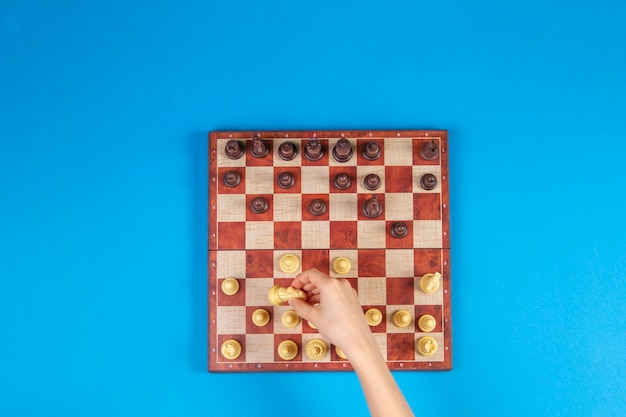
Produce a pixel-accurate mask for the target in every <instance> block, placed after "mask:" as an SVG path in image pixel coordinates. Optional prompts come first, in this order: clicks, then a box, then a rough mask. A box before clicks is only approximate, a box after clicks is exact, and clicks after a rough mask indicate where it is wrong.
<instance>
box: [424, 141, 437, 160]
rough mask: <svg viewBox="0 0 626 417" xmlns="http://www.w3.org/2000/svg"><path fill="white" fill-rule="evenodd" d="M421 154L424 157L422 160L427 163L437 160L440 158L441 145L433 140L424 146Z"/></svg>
mask: <svg viewBox="0 0 626 417" xmlns="http://www.w3.org/2000/svg"><path fill="white" fill-rule="evenodd" d="M420 154H421V155H422V158H424V159H426V160H427V161H432V160H433V159H437V157H438V156H439V144H438V143H437V142H435V141H434V140H431V141H430V142H424V144H423V145H422V149H421V150H420Z"/></svg>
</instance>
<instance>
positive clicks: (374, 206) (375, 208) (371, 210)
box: [363, 195, 383, 218]
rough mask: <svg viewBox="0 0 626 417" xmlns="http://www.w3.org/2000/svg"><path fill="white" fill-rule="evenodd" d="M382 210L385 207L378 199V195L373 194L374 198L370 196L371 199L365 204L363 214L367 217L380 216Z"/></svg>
mask: <svg viewBox="0 0 626 417" xmlns="http://www.w3.org/2000/svg"><path fill="white" fill-rule="evenodd" d="M382 212H383V207H382V205H381V204H380V201H378V197H376V196H375V195H374V196H372V198H370V199H369V200H367V201H366V202H365V204H363V214H364V215H365V216H366V217H370V218H374V217H378V216H380V214H381V213H382Z"/></svg>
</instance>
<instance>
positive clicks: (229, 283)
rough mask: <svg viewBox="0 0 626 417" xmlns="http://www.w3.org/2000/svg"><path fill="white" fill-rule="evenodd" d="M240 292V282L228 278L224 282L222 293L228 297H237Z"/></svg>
mask: <svg viewBox="0 0 626 417" xmlns="http://www.w3.org/2000/svg"><path fill="white" fill-rule="evenodd" d="M238 291H239V281H237V280H236V279H235V278H226V279H225V280H224V281H222V292H223V293H224V294H226V295H235V294H237V292H238Z"/></svg>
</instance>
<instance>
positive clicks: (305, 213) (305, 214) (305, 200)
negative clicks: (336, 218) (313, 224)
mask: <svg viewBox="0 0 626 417" xmlns="http://www.w3.org/2000/svg"><path fill="white" fill-rule="evenodd" d="M314 200H322V201H323V202H324V204H326V211H325V212H324V213H322V214H320V215H319V216H316V215H314V214H312V213H311V211H310V210H309V205H310V204H311V202H313V201H314ZM328 203H329V198H328V194H303V195H302V210H301V212H302V220H313V221H319V220H328V219H329V207H328V205H329V204H328Z"/></svg>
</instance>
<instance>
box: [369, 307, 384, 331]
mask: <svg viewBox="0 0 626 417" xmlns="http://www.w3.org/2000/svg"><path fill="white" fill-rule="evenodd" d="M365 320H367V324H369V325H370V326H372V327H374V326H378V325H379V324H380V323H381V322H382V321H383V313H381V312H380V310H379V309H377V308H370V309H369V310H367V311H366V312H365Z"/></svg>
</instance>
